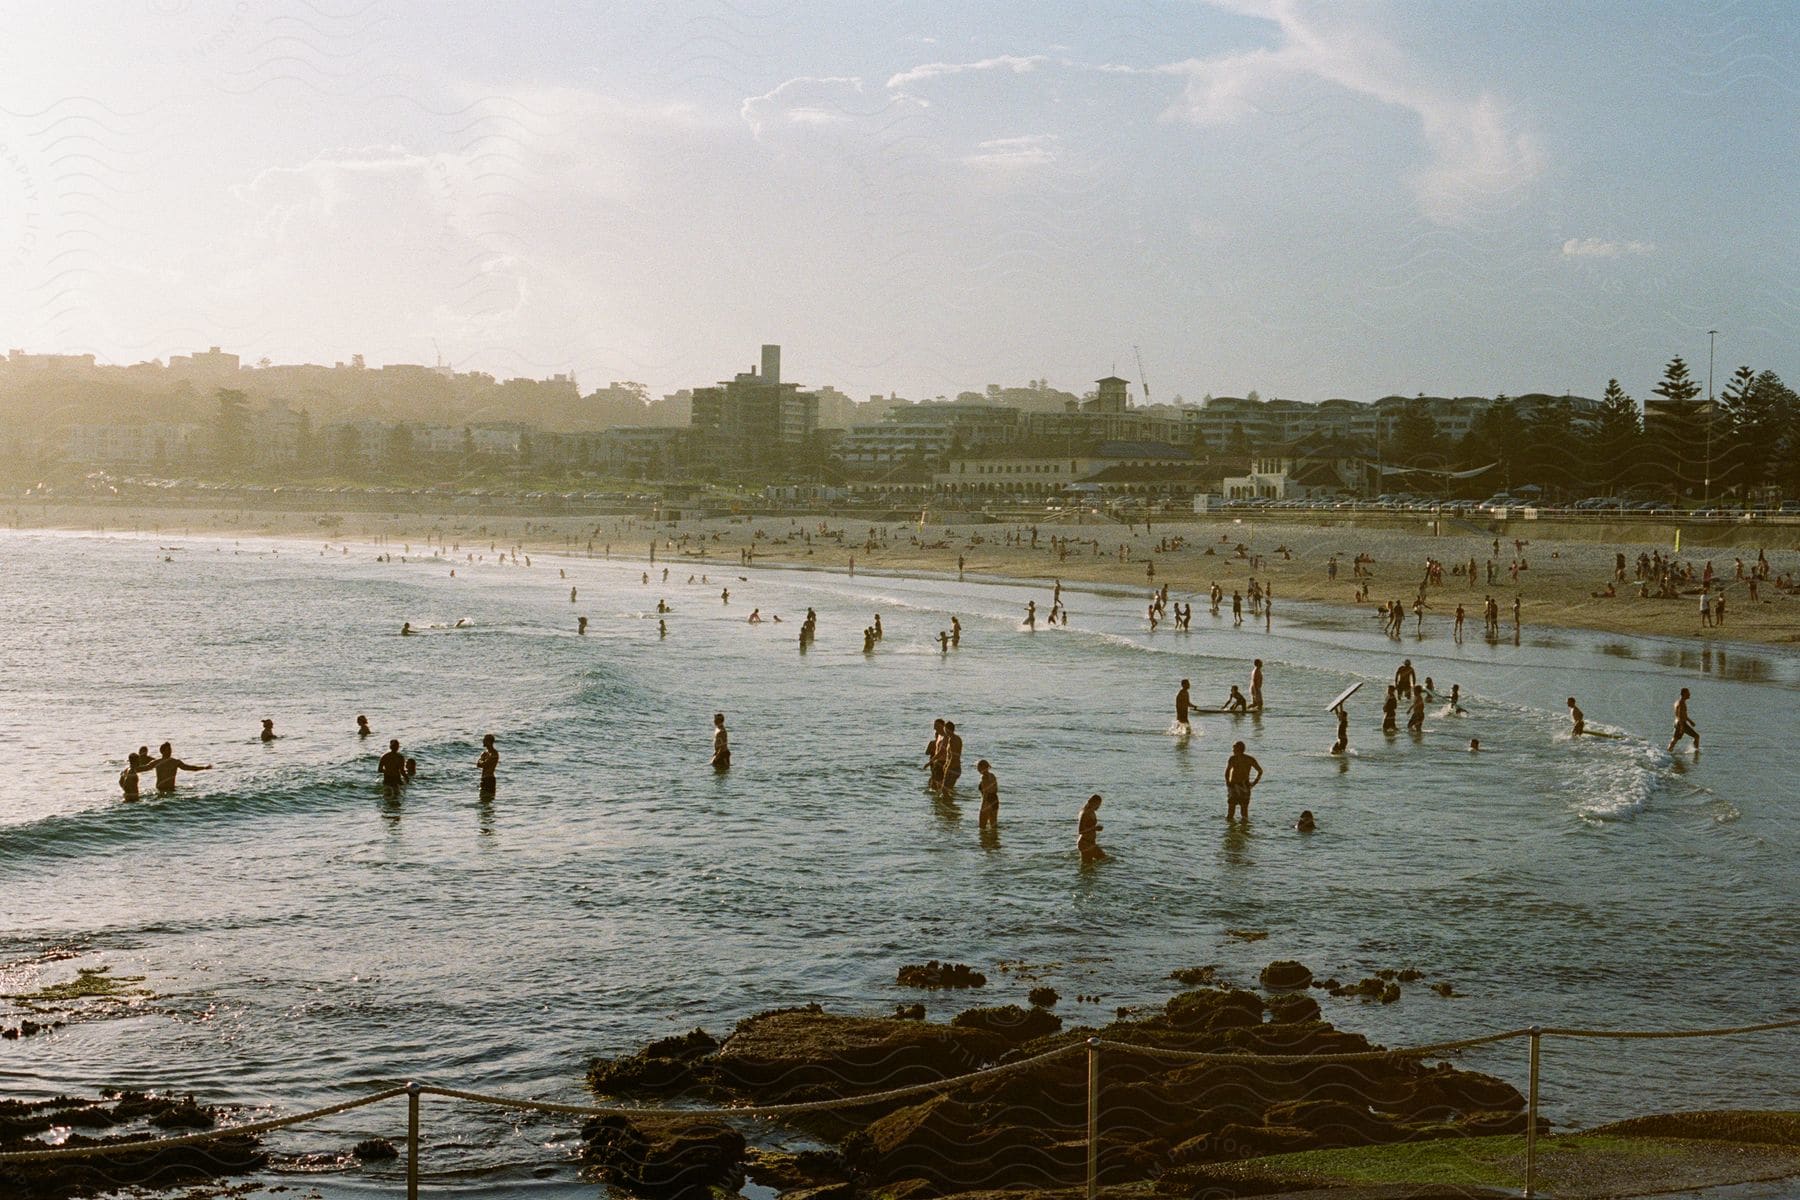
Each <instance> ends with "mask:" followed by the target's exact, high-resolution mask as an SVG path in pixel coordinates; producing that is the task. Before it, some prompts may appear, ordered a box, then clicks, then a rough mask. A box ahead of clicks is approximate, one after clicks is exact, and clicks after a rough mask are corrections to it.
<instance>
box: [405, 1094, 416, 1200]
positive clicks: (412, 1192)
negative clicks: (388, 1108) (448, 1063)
mask: <svg viewBox="0 0 1800 1200" xmlns="http://www.w3.org/2000/svg"><path fill="white" fill-rule="evenodd" d="M406 1200H419V1085H418V1084H416V1083H409V1084H407V1085H406Z"/></svg>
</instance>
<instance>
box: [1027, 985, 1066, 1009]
mask: <svg viewBox="0 0 1800 1200" xmlns="http://www.w3.org/2000/svg"><path fill="white" fill-rule="evenodd" d="M1025 998H1026V1000H1028V1001H1030V1003H1031V1004H1032V1006H1033V1007H1035V1008H1055V1007H1056V1002H1057V1001H1058V1000H1061V999H1062V995H1061V994H1060V993H1059V992H1057V990H1056V989H1055V988H1053V987H1050V986H1048V985H1045V986H1043V987H1034V988H1032V989H1031V991H1030V993H1029V994H1028V995H1027V996H1026V997H1025Z"/></svg>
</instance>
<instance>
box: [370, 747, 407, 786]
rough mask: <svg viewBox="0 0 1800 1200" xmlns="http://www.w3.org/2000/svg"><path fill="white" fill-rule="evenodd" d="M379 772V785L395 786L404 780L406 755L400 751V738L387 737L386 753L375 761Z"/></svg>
mask: <svg viewBox="0 0 1800 1200" xmlns="http://www.w3.org/2000/svg"><path fill="white" fill-rule="evenodd" d="M375 769H376V770H377V771H379V772H381V786H383V787H390V788H397V787H399V786H400V785H401V784H403V783H405V782H406V755H404V754H402V753H400V739H399V738H390V739H388V748H387V753H386V754H384V755H382V756H381V758H380V759H378V760H377V761H376V763H375Z"/></svg>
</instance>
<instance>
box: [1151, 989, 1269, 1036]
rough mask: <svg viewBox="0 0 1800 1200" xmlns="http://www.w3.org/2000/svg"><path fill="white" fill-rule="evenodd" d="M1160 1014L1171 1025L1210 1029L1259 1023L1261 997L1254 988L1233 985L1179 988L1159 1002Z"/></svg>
mask: <svg viewBox="0 0 1800 1200" xmlns="http://www.w3.org/2000/svg"><path fill="white" fill-rule="evenodd" d="M1163 1015H1164V1016H1165V1017H1166V1018H1167V1019H1168V1022H1169V1024H1170V1026H1172V1027H1173V1028H1175V1029H1183V1030H1193V1031H1198V1032H1211V1031H1216V1030H1220V1029H1235V1028H1242V1027H1243V1026H1246V1025H1260V1024H1261V1023H1262V1017H1263V1000H1262V997H1261V996H1258V995H1257V994H1256V993H1255V992H1246V991H1241V990H1239V989H1236V988H1198V989H1195V990H1194V991H1191V992H1182V993H1181V994H1180V995H1178V996H1175V997H1173V998H1171V999H1170V1000H1169V1002H1168V1003H1167V1004H1165V1005H1164V1006H1163Z"/></svg>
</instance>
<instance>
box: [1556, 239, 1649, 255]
mask: <svg viewBox="0 0 1800 1200" xmlns="http://www.w3.org/2000/svg"><path fill="white" fill-rule="evenodd" d="M1655 250H1656V246H1655V245H1654V244H1653V243H1651V242H1612V241H1605V240H1602V239H1600V238H1570V239H1569V240H1568V241H1566V242H1564V243H1563V244H1562V252H1563V257H1564V258H1618V257H1619V256H1620V255H1621V254H1652V253H1654V252H1655Z"/></svg>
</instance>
